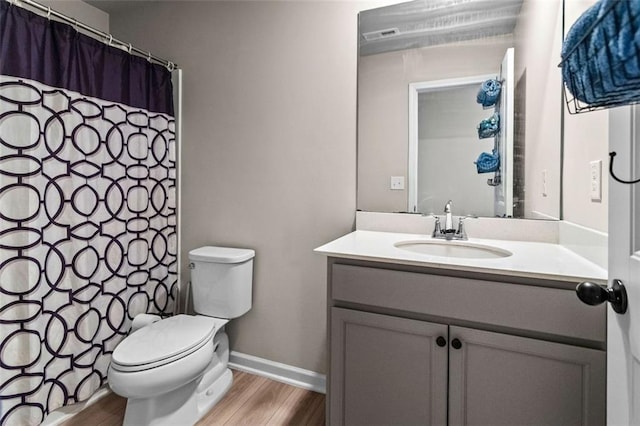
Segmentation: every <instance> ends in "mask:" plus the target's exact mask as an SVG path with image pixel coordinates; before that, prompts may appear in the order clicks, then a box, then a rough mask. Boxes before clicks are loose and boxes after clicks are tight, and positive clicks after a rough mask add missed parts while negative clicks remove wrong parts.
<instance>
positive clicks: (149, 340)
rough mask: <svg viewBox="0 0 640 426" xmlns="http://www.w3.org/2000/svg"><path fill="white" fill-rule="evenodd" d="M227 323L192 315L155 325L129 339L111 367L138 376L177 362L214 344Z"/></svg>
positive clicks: (113, 356) (181, 316)
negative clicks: (149, 370) (222, 327)
mask: <svg viewBox="0 0 640 426" xmlns="http://www.w3.org/2000/svg"><path fill="white" fill-rule="evenodd" d="M224 323H226V321H224ZM224 323H222V324H221V323H220V320H218V319H216V318H211V317H205V316H191V315H176V316H173V317H170V318H167V319H164V320H162V321H158V322H155V323H153V324H151V325H148V326H146V327H143V328H141V329H140V330H138V331H136V332H134V333H132V334H131V335H129V336H127V337H126V338H125V339H124V340H123V341H122V342H121V343H120V344H119V345H118V346H117V347H116V348H115V350H114V351H113V354H112V357H111V366H112V367H113V368H114V369H115V370H118V371H121V372H136V371H142V370H148V369H151V368H156V367H159V366H162V365H166V364H169V363H172V362H175V361H176V360H179V359H182V358H185V357H188V356H189V355H190V354H192V353H194V352H197V351H198V350H199V349H201V348H202V347H203V346H205V345H206V344H207V343H209V342H211V340H212V338H213V335H214V334H215V333H216V331H217V329H219V328H220V327H221V326H222V325H224Z"/></svg>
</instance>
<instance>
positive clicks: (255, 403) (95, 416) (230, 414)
mask: <svg viewBox="0 0 640 426" xmlns="http://www.w3.org/2000/svg"><path fill="white" fill-rule="evenodd" d="M324 400H325V398H324V395H323V394H320V393H316V392H311V391H307V390H304V389H300V388H297V387H294V386H290V385H285V384H284V383H280V382H276V381H274V380H270V379H267V378H265V377H261V376H255V375H253V374H249V373H244V372H242V371H234V372H233V385H232V386H231V389H230V390H229V393H227V395H225V397H224V398H223V399H222V400H221V401H220V402H219V403H218V404H217V405H216V406H215V407H214V408H213V409H212V410H211V411H210V412H209V413H207V414H206V415H205V416H204V417H203V418H202V420H200V421H199V422H198V423H197V426H213V425H292V426H294V425H295V426H297V425H312V426H316V425H324V420H325V419H324V404H325V402H324ZM126 402H127V400H126V399H124V398H122V397H119V396H118V395H116V394H113V393H112V394H110V395H108V396H106V397H104V398H102V399H101V400H100V401H98V402H97V403H95V404H93V405H91V406H90V407H88V408H87V409H86V410H84V411H82V412H81V413H79V414H77V415H76V416H75V417H73V418H72V419H71V420H69V421H67V422H65V423H63V426H87V425H92V426H121V425H122V419H123V418H124V409H125V405H126Z"/></svg>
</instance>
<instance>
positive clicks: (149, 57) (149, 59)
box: [147, 52, 151, 63]
mask: <svg viewBox="0 0 640 426" xmlns="http://www.w3.org/2000/svg"><path fill="white" fill-rule="evenodd" d="M147 61H149V63H151V52H147Z"/></svg>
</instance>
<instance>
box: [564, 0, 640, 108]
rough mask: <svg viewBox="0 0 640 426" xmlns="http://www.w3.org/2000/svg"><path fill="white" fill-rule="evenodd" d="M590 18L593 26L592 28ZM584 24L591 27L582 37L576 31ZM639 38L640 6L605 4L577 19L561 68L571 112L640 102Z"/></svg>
mask: <svg viewBox="0 0 640 426" xmlns="http://www.w3.org/2000/svg"><path fill="white" fill-rule="evenodd" d="M589 20H593V22H592V23H591V24H590V25H587V24H588V22H589ZM583 26H586V29H584V31H583V32H582V34H577V33H575V32H574V31H576V32H579V31H581V30H583V28H582V27H583ZM572 32H574V33H573V34H572ZM636 35H640V6H638V4H637V2H631V1H616V0H601V1H600V2H599V3H596V5H594V6H593V7H592V8H591V9H589V10H587V12H585V13H584V14H583V15H582V16H581V17H580V18H579V19H578V20H577V21H576V23H575V24H574V26H573V27H572V28H571V30H570V31H569V33H568V34H567V38H566V40H565V46H564V48H566V49H567V51H566V52H563V55H562V62H561V63H560V64H559V65H558V66H559V67H562V74H563V80H564V82H563V89H564V94H565V102H566V104H567V108H568V110H569V113H571V114H578V113H582V112H588V111H595V110H600V109H605V108H612V107H617V106H622V105H630V104H634V103H638V102H640V46H638V44H637V43H636V42H635V37H636ZM567 43H571V44H572V45H571V46H570V45H568V44H567ZM564 48H563V50H564Z"/></svg>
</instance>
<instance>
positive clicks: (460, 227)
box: [456, 215, 478, 240]
mask: <svg viewBox="0 0 640 426" xmlns="http://www.w3.org/2000/svg"><path fill="white" fill-rule="evenodd" d="M469 218H472V219H477V218H478V216H475V215H466V216H462V217H460V219H458V230H457V231H456V235H457V236H459V237H460V239H463V240H466V239H467V233H466V232H465V230H464V221H465V219H469Z"/></svg>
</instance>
